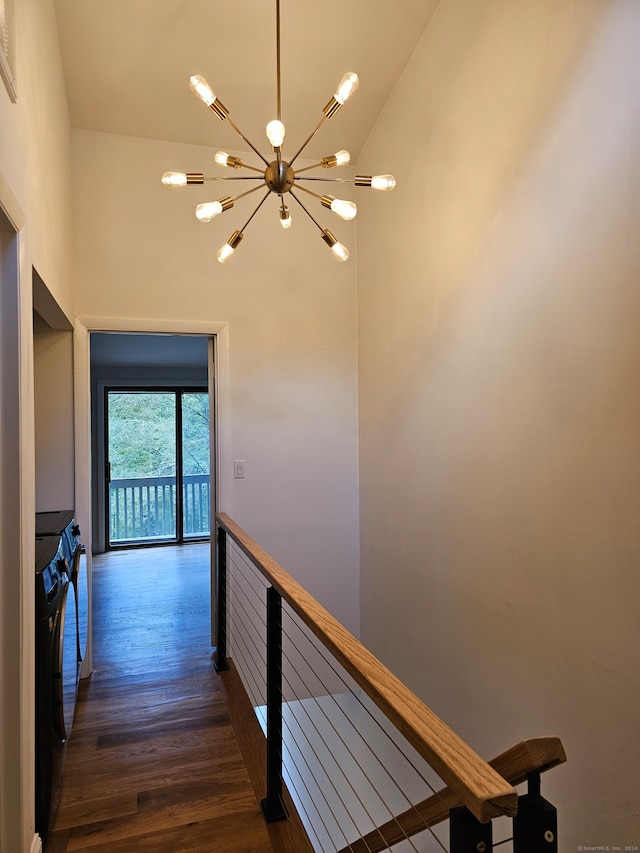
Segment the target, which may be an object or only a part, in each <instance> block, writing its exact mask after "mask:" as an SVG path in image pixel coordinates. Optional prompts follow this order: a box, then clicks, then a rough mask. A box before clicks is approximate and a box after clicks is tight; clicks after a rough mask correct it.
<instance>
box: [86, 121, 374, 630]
mask: <svg viewBox="0 0 640 853" xmlns="http://www.w3.org/2000/svg"><path fill="white" fill-rule="evenodd" d="M215 129H216V126H215V124H212V131H215ZM214 146H215V142H214V141H212V148H200V147H197V146H188V145H177V144H173V143H162V142H154V141H149V140H142V139H131V138H126V137H119V136H113V135H107V134H97V133H90V132H84V131H74V133H73V163H74V174H73V187H74V220H75V224H76V232H75V237H76V240H75V247H76V255H75V286H76V306H77V313H78V315H79V316H80V317H83V318H93V319H94V320H95V319H96V318H129V319H130V320H131V324H130V325H133V326H135V322H136V320H137V319H138V318H139V319H140V320H141V322H142V321H144V322H145V323H148V322H150V321H153V320H157V321H159V322H162V323H165V324H166V322H167V321H171V322H175V323H176V324H180V323H189V322H192V321H193V322H195V321H198V322H199V323H200V328H199V330H198V331H199V333H206V324H207V322H209V321H210V322H211V328H212V330H213V327H214V325H215V324H216V323H218V324H219V323H228V324H229V365H230V368H229V371H230V373H229V389H230V396H229V412H228V415H229V421H230V436H231V446H230V447H229V448H228V454H227V455H226V456H225V458H223V459H222V460H221V465H222V466H223V469H225V470H223V472H222V481H223V483H224V477H225V471H227V470H231V468H230V466H232V464H233V459H234V458H235V459H245V460H246V479H244V480H235V481H231V482H232V486H231V487H230V488H229V489H228V491H227V493H226V494H224V493H223V495H222V503H221V509H222V510H224V511H226V512H228V513H229V514H231V515H233V516H234V517H235V519H236V520H237V521H238V522H239V523H240V524H241V525H242V526H243V527H245V529H246V530H247V532H248V533H249V534H250V535H251V536H253V537H254V538H255V539H257V540H258V541H259V542H260V543H261V544H262V545H263V546H264V547H265V548H266V549H267V550H268V551H269V552H270V553H271V554H272V556H273V557H274V558H275V559H276V560H278V561H279V562H280V563H281V564H282V565H283V566H284V567H285V568H286V569H287V570H288V571H290V572H291V573H292V574H293V575H295V576H296V578H297V579H298V580H299V581H300V582H301V583H303V584H304V585H305V586H306V587H307V588H308V589H309V590H310V591H311V592H312V593H313V594H315V595H316V596H317V597H318V598H319V599H320V600H321V601H322V602H323V604H324V605H325V606H327V608H328V609H329V610H331V611H332V612H333V613H334V615H335V616H336V617H337V618H339V619H341V620H342V621H344V622H345V624H346V625H348V626H349V627H350V629H351V630H353V631H358V630H359V625H358V615H359V602H358V537H357V525H358V502H357V437H356V432H357V420H356V418H357V411H356V409H357V401H356V345H355V334H356V304H355V268H356V267H355V260H356V258H355V252H354V256H353V258H352V260H351V262H350V263H348V264H344V265H341V264H338V263H337V262H336V261H335V259H334V258H333V255H332V253H331V252H330V251H329V250H328V247H327V246H326V245H325V243H324V242H323V241H322V239H321V238H320V236H319V235H320V232H319V231H318V230H317V229H316V227H315V226H314V225H313V223H312V222H311V221H310V220H308V219H307V218H306V216H305V215H304V213H303V212H302V211H295V209H294V211H293V213H294V217H295V222H294V227H293V228H292V229H291V231H290V232H285V231H283V230H282V229H281V228H280V226H279V224H278V221H277V205H276V204H275V201H274V199H273V198H271V199H269V200H268V201H267V203H265V205H264V207H263V208H262V209H261V210H260V211H259V213H258V214H257V216H256V218H255V219H254V220H253V221H252V222H251V224H250V226H249V227H248V228H247V231H246V234H245V238H244V240H243V242H242V243H241V245H240V246H239V248H238V249H237V251H236V254H235V256H234V257H233V259H232V260H231V261H230V262H229V263H228V264H227V265H225V266H221V265H220V264H218V263H217V261H216V251H217V249H218V248H219V247H220V246H221V245H223V244H224V243H225V242H226V240H227V239H228V237H229V236H230V235H231V233H232V232H233V231H234V230H235V229H236V228H238V229H240V228H242V226H243V225H244V223H245V222H246V220H247V219H248V218H249V216H250V214H251V211H252V210H253V209H254V207H255V206H256V204H257V203H258V201H259V199H260V198H261V196H262V193H261V192H260V193H256V195H255V196H253V197H250V198H247V199H243V200H241V201H239V202H238V204H237V205H236V207H235V208H233V209H232V210H231V211H229V212H227V213H225V214H224V215H223V216H222V217H220V218H219V219H217V220H214V221H213V222H211V223H209V224H206V225H205V224H202V223H200V222H198V221H197V220H196V218H195V216H194V209H195V205H196V204H197V203H198V202H200V201H205V200H208V199H212V198H218V197H219V196H222V195H224V194H226V193H227V192H230V194H235V193H238V192H241V191H243V190H244V189H246V185H243V184H240V185H237V184H236V185H234V184H227V185H222V188H221V185H211V184H209V185H205V186H204V187H188V188H185V189H184V190H181V191H180V190H178V191H176V190H168V189H166V188H165V187H163V186H162V185H161V183H160V176H161V175H162V173H163V172H164V171H165V170H167V169H177V170H184V171H202V172H205V173H208V174H211V173H212V172H213V171H214V170H213V168H212V153H213V152H214V151H215V147H214ZM245 156H246V155H245ZM250 156H251V155H250ZM247 160H248V162H252V161H251V160H250V159H249V158H247ZM212 186H213V189H211V187H212ZM238 186H240V188H241V189H238ZM325 213H326V211H325ZM319 217H320V218H322V213H321V212H320V213H319ZM325 218H326V217H325ZM323 221H324V219H323ZM336 232H339V235H338V234H337V236H340V237H342V239H343V240H344V241H345V242H346V243H351V244H352V248H353V242H354V239H353V235H354V229H353V226H352V225H348V224H345V225H344V227H343V228H336ZM91 322H92V321H90V320H89V319H88V320H87V323H88V324H89V326H91ZM96 322H97V321H96ZM144 328H148V325H145V326H144ZM225 466H226V467H225Z"/></svg>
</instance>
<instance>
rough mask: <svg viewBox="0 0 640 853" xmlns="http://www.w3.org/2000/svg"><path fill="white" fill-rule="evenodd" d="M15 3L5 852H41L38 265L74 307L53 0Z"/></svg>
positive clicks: (2, 160)
mask: <svg viewBox="0 0 640 853" xmlns="http://www.w3.org/2000/svg"><path fill="white" fill-rule="evenodd" d="M15 6H16V62H17V73H16V77H17V96H18V99H17V102H16V103H12V102H11V100H10V98H9V96H8V94H7V92H6V90H5V88H4V85H2V84H0V208H2V209H4V210H5V211H6V212H7V216H8V219H9V221H10V223H11V227H12V228H13V229H14V230H15V231H16V232H17V234H16V236H12V237H11V239H12V240H14V241H15V243H16V246H15V250H14V248H11V252H12V253H13V254H14V255H15V260H14V262H13V263H14V266H15V267H16V272H17V276H16V277H15V278H14V279H13V281H9V280H7V281H5V279H3V289H4V288H5V287H14V288H16V289H17V293H15V300H16V313H15V314H10V313H9V312H5V311H4V310H3V312H2V316H1V317H0V334H1V336H2V339H3V340H4V341H7V340H12V339H13V337H14V336H15V337H16V340H17V346H18V350H17V352H14V354H13V357H12V359H10V360H8V359H3V364H2V370H3V372H4V374H5V375H4V376H3V380H2V384H3V388H11V389H12V393H13V394H14V402H13V406H12V408H11V409H9V408H7V410H6V411H5V410H4V408H3V429H2V441H3V445H4V446H3V454H4V455H5V458H6V459H11V460H12V462H11V464H12V466H17V469H18V470H19V477H15V476H13V477H11V483H10V486H8V485H7V484H6V482H5V481H4V480H3V483H2V485H3V489H2V495H1V500H2V503H4V505H5V507H6V506H7V505H8V504H10V505H11V511H10V514H8V515H4V514H3V521H5V522H6V520H7V519H9V518H11V522H12V523H11V525H7V527H6V530H5V531H4V535H3V554H4V555H5V556H7V557H8V561H7V563H6V564H5V563H4V562H3V565H2V583H3V587H4V588H5V589H9V588H10V589H11V590H12V592H13V594H14V595H16V599H17V597H19V601H20V606H17V607H16V606H9V603H10V601H11V599H9V597H7V601H6V602H5V607H7V608H8V609H6V611H4V615H3V625H2V630H3V646H4V648H5V649H10V650H11V664H10V665H11V673H10V677H9V678H8V679H5V677H4V675H6V674H7V673H6V672H5V673H4V675H3V685H4V689H3V691H2V696H1V698H0V703H1V705H0V720H2V731H1V733H0V734H1V738H2V743H1V744H0V753H1V754H2V755H1V758H0V761H2V764H3V767H2V775H3V785H2V790H1V791H0V827H1V831H0V849H2V851H3V853H5V850H6V851H7V853H14V851H16V853H17V851H21V853H22V851H23V850H33V851H35V850H36V849H37V846H38V839H37V838H36V836H35V835H34V814H33V791H34V769H33V762H34V744H33V732H34V648H33V637H34V608H33V595H34V517H33V513H34V510H35V499H34V492H35V465H34V413H33V343H32V342H33V338H32V325H33V317H32V271H33V267H34V266H35V267H37V269H38V271H39V272H40V275H41V276H42V279H43V280H44V281H45V282H46V284H47V286H48V287H49V289H50V291H51V293H52V294H53V296H54V297H55V300H56V301H57V302H58V304H59V306H60V307H61V308H62V309H63V311H64V313H65V314H66V315H67V316H71V309H72V304H71V296H72V290H71V281H70V276H69V270H70V263H71V257H70V239H71V233H70V232H71V204H70V198H71V187H70V147H69V139H70V128H69V120H68V112H67V104H66V95H65V88H64V81H63V77H62V63H61V59H60V52H59V45H58V33H57V24H56V18H55V11H54V7H53V3H52V2H51V0H20V2H17V3H15ZM0 218H2V217H1V215H0ZM4 393H5V392H4V391H3V395H4ZM16 398H17V411H16V403H15V399H16ZM3 399H4V396H3ZM7 399H8V398H7ZM7 470H8V469H7ZM16 554H18V555H19V560H16V559H15V555H16ZM5 616H6V618H5ZM17 650H20V654H18V653H17ZM16 671H17V675H16Z"/></svg>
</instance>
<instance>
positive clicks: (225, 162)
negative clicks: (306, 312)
mask: <svg viewBox="0 0 640 853" xmlns="http://www.w3.org/2000/svg"><path fill="white" fill-rule="evenodd" d="M276 65H277V76H276V81H277V82H276V90H277V91H276V95H277V118H275V119H274V120H273V121H270V122H269V124H268V125H267V127H266V134H267V139H268V140H269V143H270V145H271V150H272V152H273V156H275V159H272V160H268V159H267V158H266V157H265V156H263V155H262V154H261V153H260V151H259V150H258V149H257V148H256V146H255V145H253V143H252V142H250V141H249V140H248V139H247V137H246V136H245V135H244V133H243V132H242V131H241V130H240V128H239V127H238V126H237V125H236V124H235V123H234V122H233V121H232V120H231V118H230V116H229V110H228V109H227V108H226V107H225V106H224V104H222V103H221V101H220V99H219V98H218V97H217V96H216V95H214V93H213V90H212V89H211V87H210V86H209V84H208V83H207V81H206V80H205V79H204V77H202V76H201V75H199V74H196V75H193V76H192V77H191V78H190V80H189V85H190V88H191V90H192V92H193V93H194V94H195V95H196V96H197V97H198V98H200V100H202V101H203V102H204V103H205V104H206V106H207V107H209V109H210V110H211V112H212V113H213V114H214V115H215V116H217V117H218V118H219V119H220V121H226V122H228V123H229V124H230V125H231V127H232V128H233V129H234V131H235V132H236V133H237V134H238V135H239V136H241V137H242V139H243V140H244V141H245V142H246V144H247V145H248V146H249V147H250V148H251V149H252V150H253V151H254V152H255V153H256V154H257V155H258V157H259V158H260V159H261V160H262V162H263V163H264V166H265V168H262V167H257V166H252V165H249V164H248V163H245V162H244V161H243V160H242V159H241V158H240V157H232V156H231V155H229V154H227V153H226V152H225V151H218V152H217V153H216V155H215V158H214V159H215V162H216V164H217V165H218V166H224V167H226V168H230V169H234V170H240V169H247V170H248V171H251V172H257V173H258V175H257V176H254V175H249V176H244V175H243V176H240V175H237V176H235V175H234V176H229V177H218V176H205V175H204V174H203V173H201V172H186V173H185V172H165V173H164V174H163V176H162V183H163V184H164V185H165V186H167V187H184V186H188V185H192V184H204V183H205V181H256V182H257V186H255V187H253V188H252V189H249V190H247V191H246V192H243V193H240V194H239V195H236V196H235V198H232V197H231V196H228V195H225V196H222V198H219V199H217V200H216V201H207V202H204V203H202V204H199V205H197V207H196V217H197V218H198V219H199V220H200V222H210V221H211V220H212V219H214V218H215V217H216V216H218V215H219V214H221V213H225V212H226V211H227V210H230V209H231V208H232V207H233V206H234V204H235V203H236V201H238V200H239V199H241V198H244V197H245V196H248V195H251V193H254V192H257V191H258V190H260V189H263V190H264V189H265V187H266V193H265V194H264V196H263V198H262V199H261V201H260V203H259V204H258V206H257V207H256V208H255V210H254V211H253V213H252V214H251V216H250V217H249V218H248V219H247V221H246V222H245V224H244V225H243V227H242V228H241V229H240V230H236V231H234V232H233V234H232V235H231V236H230V237H229V239H228V240H227V242H226V243H225V244H224V246H222V248H221V249H220V250H219V251H218V254H217V258H218V261H219V262H220V263H221V264H224V263H225V262H226V261H228V260H229V258H230V257H231V256H232V255H233V253H234V251H235V249H236V248H237V246H238V245H239V243H240V241H241V240H242V238H243V237H244V232H245V229H246V228H247V226H248V225H249V223H250V222H251V220H252V219H253V217H254V216H255V215H256V213H257V212H258V210H259V209H260V208H261V207H262V205H263V204H264V202H265V201H266V200H267V198H268V197H269V196H270V195H272V194H274V195H276V196H277V198H278V209H279V217H280V224H281V226H282V227H283V228H290V227H291V212H290V210H289V206H288V204H287V202H288V201H289V199H293V201H295V202H296V204H298V205H299V206H300V207H301V208H302V210H303V211H304V212H305V213H306V214H307V216H308V217H309V218H310V219H311V221H312V222H313V223H314V225H315V226H316V227H317V228H318V229H319V231H320V236H321V237H322V239H323V240H324V242H325V243H326V244H327V245H328V246H329V248H330V249H331V250H332V252H333V254H334V257H335V258H337V260H339V261H346V260H347V259H348V257H349V250H348V249H347V247H346V246H344V245H343V244H342V243H340V242H339V241H338V240H337V238H336V237H335V236H334V235H333V234H332V232H331V231H330V230H329V229H328V228H323V227H322V225H320V224H319V223H318V222H317V221H316V219H315V218H314V217H313V216H312V214H311V213H310V212H309V210H308V209H307V208H306V206H305V205H304V204H303V203H302V201H301V200H300V198H299V197H298V194H297V193H298V190H299V191H301V192H304V193H305V194H307V195H310V196H313V197H314V198H316V199H318V200H319V201H320V203H321V205H322V206H323V207H326V208H328V209H329V210H331V211H332V212H333V213H335V214H337V215H338V216H339V217H341V218H342V219H344V220H350V219H353V218H354V217H355V216H356V213H357V212H358V211H357V206H356V204H355V202H353V201H349V200H347V199H340V198H334V196H332V195H328V194H326V195H319V194H318V193H316V192H313V191H312V190H310V189H309V188H308V187H306V186H304V183H305V182H307V181H324V182H331V183H344V184H354V185H355V186H356V187H371V188H372V189H376V190H386V191H388V190H392V189H393V188H394V187H395V185H396V181H395V178H394V177H393V175H375V176H372V175H356V177H355V178H353V179H348V178H328V177H325V176H323V175H316V176H313V175H306V174H305V175H304V176H303V175H302V173H303V172H305V173H306V172H309V171H312V170H314V169H315V170H317V169H323V170H327V169H331V168H333V167H334V166H345V165H347V164H348V163H349V161H350V159H351V157H350V154H349V152H348V151H338V152H336V153H335V154H331V155H329V156H327V157H322V158H321V160H320V162H319V163H315V164H313V165H312V166H305V167H304V168H302V169H298V170H297V171H296V170H294V168H293V167H294V163H295V161H296V160H297V159H298V157H299V156H300V154H302V152H303V151H304V149H305V148H306V146H307V145H308V144H309V142H310V141H311V140H312V139H313V137H314V136H315V135H316V133H317V132H318V131H319V130H320V128H321V127H322V125H323V124H324V123H325V121H328V120H329V119H331V118H333V116H334V115H335V114H336V113H337V112H338V110H339V109H340V108H341V107H342V106H343V104H344V103H345V101H346V100H347V99H348V98H349V97H351V95H353V93H354V92H355V91H356V89H357V88H358V85H359V82H360V81H359V79H358V75H357V74H356V73H355V72H353V71H349V72H347V73H346V74H345V75H344V76H343V77H342V79H341V80H340V82H339V84H338V86H337V88H336V91H335V94H334V95H333V97H332V98H331V100H330V101H329V103H328V104H327V105H326V106H325V107H324V109H323V110H322V118H321V119H320V121H319V122H318V124H317V125H316V126H315V127H314V129H313V130H312V131H311V133H310V134H309V136H308V137H307V139H306V140H305V141H304V142H303V143H302V145H301V146H300V148H298V150H297V151H296V152H295V154H294V155H293V157H290V158H288V159H285V158H284V155H283V150H282V146H283V143H284V137H285V126H284V124H283V123H282V115H281V112H282V110H281V102H282V98H281V77H280V0H276ZM294 188H295V191H294Z"/></svg>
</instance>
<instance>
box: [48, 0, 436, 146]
mask: <svg viewBox="0 0 640 853" xmlns="http://www.w3.org/2000/svg"><path fill="white" fill-rule="evenodd" d="M55 2H56V9H57V15H58V26H59V31H60V42H61V47H62V56H63V63H64V72H65V79H66V86H67V95H68V100H69V109H70V116H71V124H72V126H73V127H74V128H82V129H86V130H93V131H102V132H106V133H116V134H123V135H126V136H137V137H144V138H149V139H162V140H169V141H175V142H186V143H193V144H196V145H204V146H215V147H223V148H225V147H226V148H229V149H234V148H235V149H245V148H246V145H245V144H244V143H243V142H242V140H241V139H240V137H238V136H237V135H236V134H235V133H234V132H233V130H232V129H231V127H230V126H229V125H228V123H227V122H224V123H221V122H219V121H218V120H217V119H216V118H215V117H214V116H213V115H212V113H211V112H210V111H209V110H207V109H206V108H205V107H204V106H203V104H202V103H200V102H199V101H198V100H197V99H196V98H195V97H194V96H193V94H192V93H191V92H190V90H189V86H188V80H189V77H190V75H192V74H203V75H204V76H205V77H206V79H207V80H208V81H209V83H210V84H211V86H212V88H213V91H214V92H215V94H216V95H217V96H218V98H219V99H220V101H222V103H223V104H224V105H225V106H226V107H227V108H228V109H229V112H230V115H231V118H232V119H233V120H234V122H235V123H236V124H237V125H238V126H239V127H240V129H241V130H242V131H243V133H244V134H245V135H246V136H247V137H248V138H249V139H250V140H251V141H252V142H253V143H254V145H256V147H257V148H258V149H259V150H260V151H262V152H265V153H266V152H268V150H269V148H268V143H267V141H266V138H265V135H264V128H265V125H266V124H267V122H268V121H269V120H271V119H272V118H275V115H276V23H275V22H276V3H275V0H236V2H233V3H229V2H226V3H223V2H222V0H55ZM436 5H437V0H322V2H314V3H312V2H310V0H281V3H280V15H281V32H282V54H281V56H282V59H281V65H282V119H283V121H284V123H285V125H286V128H287V137H286V140H285V144H284V153H285V157H286V154H287V152H289V153H293V151H294V150H297V149H298V147H299V145H301V144H302V142H303V141H304V139H305V138H306V137H307V136H308V134H309V133H310V132H311V130H312V129H313V128H314V127H315V125H316V124H317V122H318V120H319V119H320V118H321V116H322V108H323V107H324V106H325V104H326V103H327V102H328V101H329V99H330V98H331V96H332V94H333V93H334V91H335V88H336V85H337V83H338V81H339V80H340V78H341V77H342V75H343V73H344V72H345V71H356V72H357V73H358V75H359V76H360V88H359V90H358V92H357V93H356V94H355V95H354V97H353V98H352V99H351V100H350V101H349V103H348V104H347V105H345V107H344V109H342V110H340V111H339V112H338V113H337V115H336V116H335V117H334V118H333V119H332V120H331V121H329V122H327V123H326V124H325V126H324V127H323V128H322V129H321V131H320V132H319V133H318V134H317V136H316V137H315V138H314V140H313V142H312V143H311V144H310V145H309V147H308V148H307V149H306V151H305V156H306V155H308V156H312V157H314V158H319V157H321V156H324V155H325V154H330V153H333V152H335V151H336V150H338V149H341V148H347V149H348V150H349V151H350V152H351V155H352V159H355V158H356V157H357V155H358V153H359V151H360V150H361V148H362V146H363V144H364V142H365V141H366V139H367V136H368V135H369V133H370V131H371V129H372V128H373V126H374V124H375V122H376V119H377V117H378V115H379V114H380V112H381V110H382V109H383V107H384V105H385V103H386V101H387V100H388V98H389V96H390V94H391V92H392V90H393V87H394V86H395V84H396V82H397V80H398V78H399V77H400V75H401V74H402V71H403V69H404V68H405V66H406V65H407V62H408V61H409V58H410V57H411V54H412V53H413V51H414V49H415V47H416V45H417V43H418V41H419V39H420V37H421V35H422V33H423V31H424V29H425V27H426V25H427V23H428V21H429V18H430V16H431V15H432V14H433V12H434V9H435V7H436Z"/></svg>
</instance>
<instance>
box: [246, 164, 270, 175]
mask: <svg viewBox="0 0 640 853" xmlns="http://www.w3.org/2000/svg"><path fill="white" fill-rule="evenodd" d="M267 165H268V164H267ZM240 168H241V169H251V171H252V172H259V173H260V174H261V175H264V169H260V168H259V167H258V166H249V165H248V164H247V163H243V164H242V166H240Z"/></svg>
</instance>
